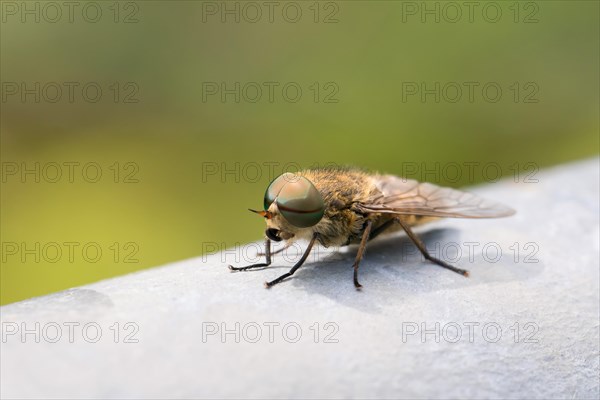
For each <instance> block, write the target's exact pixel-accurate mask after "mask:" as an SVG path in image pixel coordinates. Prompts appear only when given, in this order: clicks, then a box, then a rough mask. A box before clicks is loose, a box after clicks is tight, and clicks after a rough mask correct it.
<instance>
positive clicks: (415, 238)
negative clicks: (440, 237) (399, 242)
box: [395, 217, 469, 277]
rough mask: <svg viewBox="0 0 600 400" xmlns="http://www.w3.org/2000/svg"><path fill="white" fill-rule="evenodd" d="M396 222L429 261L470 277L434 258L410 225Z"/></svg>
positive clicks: (463, 271)
mask: <svg viewBox="0 0 600 400" xmlns="http://www.w3.org/2000/svg"><path fill="white" fill-rule="evenodd" d="M395 221H396V222H398V223H399V224H400V226H402V229H404V232H406V234H407V235H408V237H409V238H410V240H412V241H413V243H414V244H415V245H416V246H417V248H418V249H419V251H421V253H422V254H423V256H424V257H425V258H426V259H427V260H429V261H431V262H432V263H434V264H437V265H439V266H440V267H443V268H446V269H449V270H450V271H454V272H456V273H457V274H461V275H463V276H465V277H468V276H469V271H467V270H464V269H460V268H456V267H454V266H452V265H450V264H448V263H447V262H445V261H442V260H440V259H437V258H435V257H433V256H432V255H430V254H429V252H428V251H427V249H426V248H425V244H423V242H422V241H421V239H419V237H418V236H417V235H415V234H414V232H413V231H412V230H411V229H410V227H409V226H408V224H407V223H406V222H404V221H402V219H400V218H399V217H398V218H396V219H395Z"/></svg>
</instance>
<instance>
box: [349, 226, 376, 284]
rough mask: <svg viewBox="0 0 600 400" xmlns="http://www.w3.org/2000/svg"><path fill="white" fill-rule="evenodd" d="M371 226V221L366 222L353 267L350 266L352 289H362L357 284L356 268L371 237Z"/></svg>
mask: <svg viewBox="0 0 600 400" xmlns="http://www.w3.org/2000/svg"><path fill="white" fill-rule="evenodd" d="M371 225H373V221H371V220H368V221H367V225H366V226H365V230H364V231H363V235H362V239H361V240H360V246H359V247H358V253H356V258H355V259H354V265H352V267H353V268H354V287H355V288H356V289H357V290H358V289H360V288H361V287H362V285H361V284H360V283H358V266H359V264H360V260H362V258H363V255H364V254H365V249H366V248H367V242H368V241H369V236H370V235H371Z"/></svg>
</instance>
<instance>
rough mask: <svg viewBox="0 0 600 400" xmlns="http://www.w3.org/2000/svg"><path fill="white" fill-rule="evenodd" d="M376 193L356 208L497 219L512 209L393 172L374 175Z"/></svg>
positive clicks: (449, 216) (371, 210)
mask: <svg viewBox="0 0 600 400" xmlns="http://www.w3.org/2000/svg"><path fill="white" fill-rule="evenodd" d="M374 179H375V185H376V187H377V189H378V193H376V194H375V195H373V196H372V197H371V198H370V199H369V200H368V201H366V202H364V203H360V204H359V205H358V207H359V208H360V209H361V210H362V211H365V212H377V213H387V214H400V215H426V216H432V217H448V218H500V217H507V216H509V215H513V214H514V213H515V211H514V210H513V209H512V208H510V207H507V206H505V205H502V204H500V203H496V202H493V201H489V200H486V199H483V198H481V197H479V196H476V195H474V194H472V193H468V192H463V191H460V190H456V189H451V188H447V187H440V186H436V185H434V184H431V183H427V182H423V183H422V182H419V181H416V180H413V179H403V178H399V177H397V176H394V175H380V176H377V177H375V178H374Z"/></svg>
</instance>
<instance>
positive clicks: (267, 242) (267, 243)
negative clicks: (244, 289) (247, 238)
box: [229, 238, 271, 271]
mask: <svg viewBox="0 0 600 400" xmlns="http://www.w3.org/2000/svg"><path fill="white" fill-rule="evenodd" d="M265 256H266V258H267V262H266V263H259V264H252V265H248V266H246V267H234V266H232V265H230V266H229V269H230V270H231V271H246V270H248V269H252V268H263V267H268V266H269V265H271V240H270V239H269V238H266V239H265Z"/></svg>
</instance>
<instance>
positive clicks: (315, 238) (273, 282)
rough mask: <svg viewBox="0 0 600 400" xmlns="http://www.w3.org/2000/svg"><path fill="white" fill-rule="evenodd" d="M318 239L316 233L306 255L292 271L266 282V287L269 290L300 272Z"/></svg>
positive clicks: (305, 252)
mask: <svg viewBox="0 0 600 400" xmlns="http://www.w3.org/2000/svg"><path fill="white" fill-rule="evenodd" d="M317 237H318V234H317V233H315V234H314V235H313V237H312V239H310V243H308V247H307V248H306V250H305V251H304V254H303V255H302V258H301V259H300V260H299V261H298V262H297V263H296V264H295V265H294V266H293V267H292V269H290V271H289V272H286V273H285V274H283V275H281V276H280V277H279V278H277V279H274V280H272V281H271V282H265V287H266V288H267V289H268V288H270V287H271V286H273V285H276V284H278V283H279V282H281V281H282V280H284V279H285V278H287V277H290V276H292V275H294V272H296V271H297V270H298V268H300V267H301V266H302V264H304V261H306V259H307V258H308V255H309V254H310V251H311V250H312V247H313V245H314V244H315V241H316V240H317Z"/></svg>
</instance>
